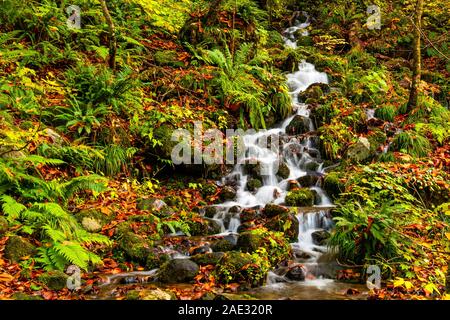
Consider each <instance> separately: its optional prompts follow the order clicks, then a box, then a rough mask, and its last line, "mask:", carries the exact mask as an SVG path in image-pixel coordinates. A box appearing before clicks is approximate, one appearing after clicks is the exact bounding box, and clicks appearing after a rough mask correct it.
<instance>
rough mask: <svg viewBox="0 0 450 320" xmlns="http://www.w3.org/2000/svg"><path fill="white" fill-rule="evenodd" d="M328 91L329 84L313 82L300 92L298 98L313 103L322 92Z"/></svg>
mask: <svg viewBox="0 0 450 320" xmlns="http://www.w3.org/2000/svg"><path fill="white" fill-rule="evenodd" d="M328 92H330V86H329V85H327V84H325V83H313V84H312V85H310V86H309V87H308V88H307V89H306V90H305V91H303V92H300V94H299V100H300V101H302V102H306V101H308V100H309V101H308V102H306V103H315V102H317V100H319V98H320V97H321V96H323V94H324V93H328Z"/></svg>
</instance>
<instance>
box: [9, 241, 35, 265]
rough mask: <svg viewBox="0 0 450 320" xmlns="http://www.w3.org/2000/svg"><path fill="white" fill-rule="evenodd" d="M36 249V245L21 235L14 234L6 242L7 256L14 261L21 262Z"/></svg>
mask: <svg viewBox="0 0 450 320" xmlns="http://www.w3.org/2000/svg"><path fill="white" fill-rule="evenodd" d="M34 251H35V247H34V245H32V244H31V243H30V242H29V241H28V240H26V239H24V238H22V237H19V236H12V237H10V238H9V239H8V241H7V242H6V246H5V258H6V259H8V260H11V261H12V262H19V261H20V260H21V259H22V258H25V257H27V256H31V255H33V253H34Z"/></svg>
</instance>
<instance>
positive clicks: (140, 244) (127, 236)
mask: <svg viewBox="0 0 450 320" xmlns="http://www.w3.org/2000/svg"><path fill="white" fill-rule="evenodd" d="M118 244H119V248H120V249H121V250H122V251H123V252H124V253H125V254H126V255H127V256H128V258H130V259H131V260H132V261H136V262H139V263H146V262H147V257H148V255H149V254H150V253H151V247H152V243H151V241H148V240H146V239H144V238H142V237H141V236H139V235H137V234H134V233H133V232H131V231H129V232H125V233H124V234H123V235H122V236H121V237H120V239H119V240H118Z"/></svg>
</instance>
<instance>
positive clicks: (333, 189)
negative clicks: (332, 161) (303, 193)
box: [323, 172, 345, 200]
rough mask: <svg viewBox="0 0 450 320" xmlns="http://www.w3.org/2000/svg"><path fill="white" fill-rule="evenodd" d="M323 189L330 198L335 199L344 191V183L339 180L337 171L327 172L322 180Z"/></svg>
mask: <svg viewBox="0 0 450 320" xmlns="http://www.w3.org/2000/svg"><path fill="white" fill-rule="evenodd" d="M323 189H324V190H325V192H326V193H327V194H328V196H330V198H331V199H333V200H336V199H337V198H338V197H339V195H340V194H341V193H342V192H344V191H345V184H344V183H343V182H341V180H340V174H339V173H337V172H330V173H328V174H327V175H326V176H325V178H324V180H323Z"/></svg>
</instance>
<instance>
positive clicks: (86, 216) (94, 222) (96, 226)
mask: <svg viewBox="0 0 450 320" xmlns="http://www.w3.org/2000/svg"><path fill="white" fill-rule="evenodd" d="M75 217H76V219H77V220H78V222H80V224H81V225H82V226H83V228H84V229H85V230H87V231H89V232H99V231H101V230H102V228H103V227H104V226H105V225H106V224H108V222H109V221H111V218H110V217H108V216H107V215H105V214H103V213H102V212H101V211H100V210H96V209H86V210H81V211H80V212H78V213H77V214H76V215H75Z"/></svg>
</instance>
